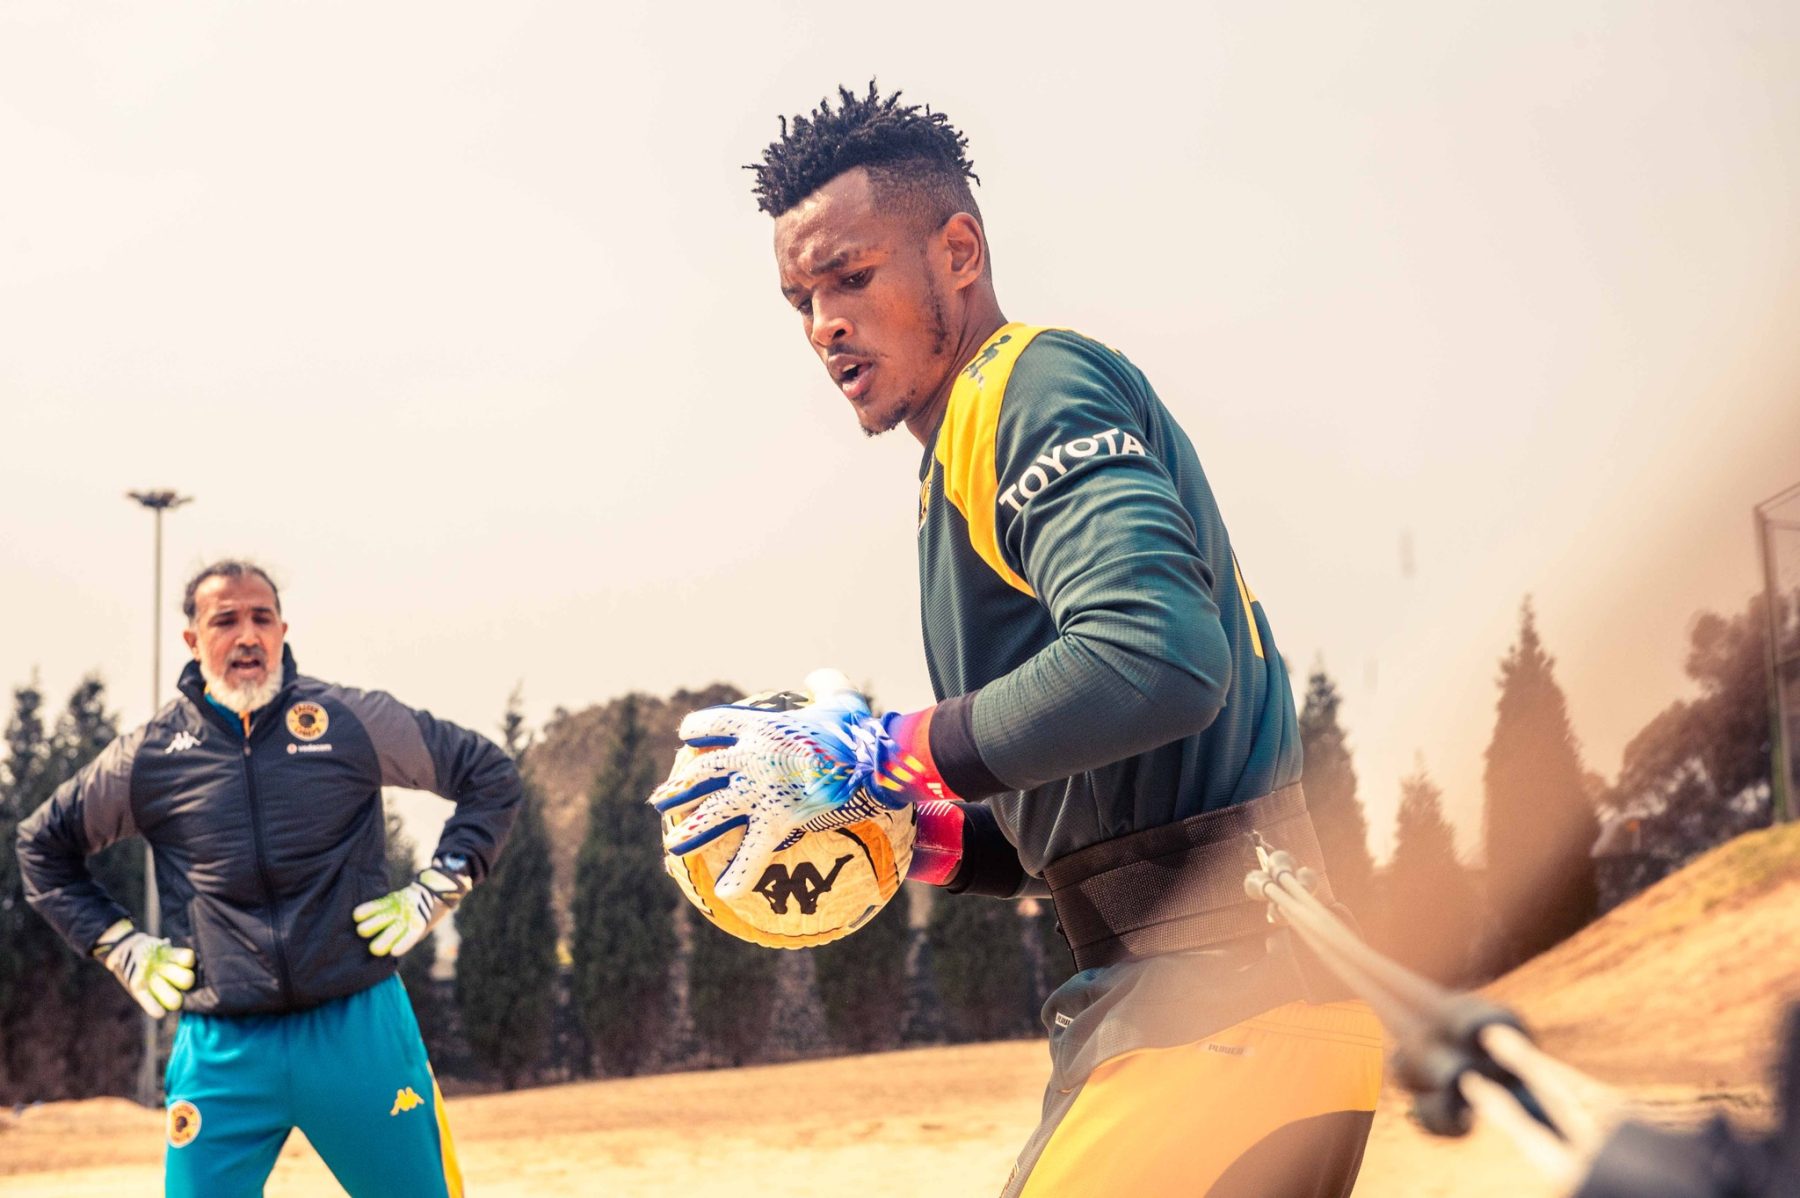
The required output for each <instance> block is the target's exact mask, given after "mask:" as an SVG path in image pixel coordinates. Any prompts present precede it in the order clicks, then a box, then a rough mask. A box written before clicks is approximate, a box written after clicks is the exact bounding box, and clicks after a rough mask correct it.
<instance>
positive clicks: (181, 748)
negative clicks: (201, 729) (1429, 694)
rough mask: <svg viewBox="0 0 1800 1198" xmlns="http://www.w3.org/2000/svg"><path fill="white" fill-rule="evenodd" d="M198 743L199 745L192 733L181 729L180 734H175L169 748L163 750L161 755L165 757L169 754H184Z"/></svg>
mask: <svg viewBox="0 0 1800 1198" xmlns="http://www.w3.org/2000/svg"><path fill="white" fill-rule="evenodd" d="M199 743H200V738H199V737H197V736H195V735H194V734H193V733H192V732H189V731H188V730H187V729H185V728H183V729H182V730H181V731H180V732H177V733H176V734H175V737H174V739H173V740H171V741H169V747H168V748H166V749H164V750H163V753H164V755H167V754H169V753H182V752H186V751H187V750H188V749H191V748H193V747H194V746H195V745H198V744H199Z"/></svg>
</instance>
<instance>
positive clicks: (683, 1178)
mask: <svg viewBox="0 0 1800 1198" xmlns="http://www.w3.org/2000/svg"><path fill="white" fill-rule="evenodd" d="M1044 1064H1045V1056H1044V1050H1043V1048H1042V1046H1040V1045H1038V1044H1035V1043H1006V1044H982V1045H971V1046H966V1047H957V1048H929V1049H918V1050H914V1051H910V1052H901V1053H890V1054H884V1055H880V1056H867V1057H848V1058H842V1059H839V1060H834V1061H811V1062H804V1063H800V1064H793V1065H775V1066H766V1067H762V1068H755V1069H739V1070H731V1071H725V1072H718V1073H688V1074H677V1075H672V1076H666V1077H650V1078H633V1079H628V1080H621V1081H609V1082H592V1083H585V1084H577V1085H567V1086H553V1087H547V1088H544V1089H538V1090H528V1091H520V1092H518V1093H514V1094H491V1095H481V1096H475V1097H466V1098H453V1099H451V1100H449V1109H450V1119H451V1126H452V1129H453V1131H454V1134H455V1137H456V1144H457V1150H458V1155H459V1156H460V1158H461V1161H462V1166H463V1172H464V1177H465V1181H466V1183H467V1187H468V1192H469V1194H470V1195H473V1196H481V1198H527V1196H530V1198H547V1196H552V1195H558V1196H560V1195H578V1194H579V1195H591V1194H603V1195H607V1196H608V1198H661V1196H663V1195H667V1194H671V1193H695V1192H698V1193H702V1194H707V1193H715V1192H724V1191H726V1190H727V1189H729V1190H731V1191H732V1192H736V1193H758V1192H766V1193H779V1194H781V1195H783V1198H844V1196H845V1195H855V1196H856V1198H915V1196H917V1195H927V1194H929V1195H943V1196H945V1198H957V1196H962V1195H967V1196H970V1198H975V1196H978V1195H979V1196H986V1195H992V1194H994V1193H996V1192H998V1190H999V1188H1000V1185H1001V1183H1002V1182H1003V1181H1004V1180H1005V1177H1006V1173H1007V1170H1008V1169H1009V1168H1010V1167H1011V1161H1012V1157H1013V1155H1014V1153H1016V1152H1017V1151H1018V1148H1019V1146H1020V1144H1021V1143H1022V1142H1023V1140H1024V1138H1025V1136H1026V1135H1027V1134H1028V1133H1029V1132H1030V1130H1031V1128H1032V1127H1033V1126H1034V1124H1035V1123H1036V1116H1037V1106H1038V1100H1039V1093H1040V1087H1041V1085H1042V1083H1043V1076H1044ZM1637 1094H1638V1096H1639V1097H1641V1098H1643V1099H1645V1100H1647V1101H1648V1102H1649V1103H1650V1104H1652V1105H1653V1106H1654V1107H1655V1108H1656V1109H1657V1111H1658V1113H1659V1114H1661V1115H1664V1116H1672V1117H1677V1118H1680V1117H1685V1116H1688V1115H1691V1114H1693V1113H1694V1112H1695V1111H1696V1110H1697V1109H1698V1104H1699V1103H1700V1102H1701V1099H1702V1098H1703V1097H1705V1098H1706V1099H1707V1100H1708V1101H1710V1102H1713V1103H1717V1102H1719V1101H1725V1102H1727V1103H1729V1104H1731V1105H1734V1106H1736V1107H1738V1108H1740V1110H1741V1111H1748V1112H1749V1113H1750V1114H1752V1115H1753V1116H1754V1114H1755V1112H1756V1108H1757V1106H1758V1105H1759V1104H1760V1103H1761V1102H1762V1099H1761V1097H1760V1095H1759V1094H1758V1093H1757V1092H1755V1091H1749V1090H1746V1091H1742V1092H1737V1091H1734V1092H1726V1093H1722V1092H1719V1091H1716V1090H1715V1091H1702V1090H1700V1089H1698V1088H1695V1087H1664V1088H1661V1089H1639V1090H1638V1091H1637ZM160 1133H161V1119H160V1117H159V1116H158V1115H157V1114H155V1113H150V1112H145V1111H142V1110H139V1109H138V1108H136V1107H134V1106H132V1105H131V1104H130V1103H127V1102H124V1101H123V1100H120V1099H97V1100H94V1101H90V1102H79V1103H59V1104H55V1105H52V1106H45V1107H39V1108H35V1109H32V1110H28V1111H26V1112H25V1113H24V1114H23V1115H22V1116H19V1117H13V1116H10V1115H8V1116H0V1192H4V1193H5V1194H6V1195H8V1198H101V1196H107V1198H111V1196H113V1195H122V1194H154V1193H158V1192H160V1188H161V1168H160V1161H161V1152H162V1146H161V1139H162V1137H161V1134H160ZM340 1192H341V1191H340V1190H338V1189H337V1187H336V1186H335V1184H334V1183H333V1181H332V1180H331V1177H330V1174H329V1173H328V1172H327V1170H326V1169H325V1166H324V1165H323V1164H322V1163H321V1162H320V1161H319V1158H318V1157H317V1156H315V1155H314V1154H313V1152H312V1150H311V1149H310V1148H309V1147H308V1146H307V1145H306V1143H305V1141H304V1140H303V1139H302V1138H301V1137H299V1136H295V1137H294V1139H293V1140H292V1141H290V1142H289V1144H288V1147H287V1150H286V1151H285V1152H284V1153H283V1154H282V1159H281V1163H280V1164H279V1165H278V1166H277V1168H276V1171H275V1175H274V1177H273V1178H272V1179H271V1181H270V1184H269V1188H268V1194H269V1195H270V1196H271V1198H302V1196H309V1198H310V1196H311V1195H330V1194H337V1193H340ZM1356 1192H1357V1194H1358V1195H1359V1196H1362V1195H1367V1196H1371V1198H1379V1196H1382V1195H1392V1196H1395V1198H1435V1196H1439V1195H1441V1196H1444V1198H1450V1196H1452V1195H1455V1196H1457V1198H1539V1196H1540V1195H1542V1196H1545V1198H1547V1196H1548V1195H1550V1194H1551V1193H1553V1192H1554V1191H1552V1190H1550V1189H1549V1188H1547V1187H1546V1186H1545V1185H1544V1184H1543V1183H1542V1182H1541V1181H1540V1180H1539V1179H1538V1178H1537V1177H1536V1176H1535V1175H1534V1173H1533V1172H1532V1169H1531V1167H1530V1166H1529V1165H1528V1164H1527V1163H1526V1162H1525V1161H1524V1159H1523V1158H1522V1157H1520V1156H1519V1155H1518V1153H1517V1152H1515V1151H1514V1150H1513V1148H1512V1145H1511V1143H1510V1142H1509V1141H1507V1140H1506V1139H1505V1137H1504V1136H1502V1135H1500V1134H1498V1133H1489V1132H1480V1131H1478V1132H1477V1133H1476V1134H1474V1135H1472V1136H1470V1137H1469V1138H1467V1139H1465V1140H1459V1141H1440V1140H1433V1139H1431V1138H1429V1137H1427V1136H1424V1135H1422V1134H1421V1133H1419V1132H1418V1131H1417V1130H1415V1129H1414V1128H1413V1127H1412V1125H1411V1124H1410V1123H1409V1122H1408V1121H1407V1119H1406V1117H1405V1099H1404V1096H1403V1095H1399V1094H1392V1093H1390V1094H1389V1095H1388V1096H1387V1098H1386V1100H1385V1101H1384V1104H1383V1107H1382V1109H1381V1111H1380V1112H1379V1113H1378V1115H1377V1116H1376V1121H1375V1130H1374V1133H1373V1135H1372V1137H1371V1139H1370V1143H1369V1149H1368V1155H1367V1157H1366V1159H1365V1162H1364V1166H1363V1173H1362V1179H1361V1181H1360V1183H1359V1184H1358V1186H1357V1189H1356Z"/></svg>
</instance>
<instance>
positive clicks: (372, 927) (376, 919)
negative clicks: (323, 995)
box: [350, 857, 475, 957]
mask: <svg viewBox="0 0 1800 1198" xmlns="http://www.w3.org/2000/svg"><path fill="white" fill-rule="evenodd" d="M468 866H469V863H468V862H467V861H466V860H465V859H463V858H461V857H437V858H434V859H433V860H432V862H431V864H430V865H429V866H428V867H426V868H425V869H423V870H420V871H419V876H418V877H416V878H414V879H413V880H412V882H411V883H410V884H409V885H407V886H404V887H402V888H401V889H399V890H396V891H394V892H393V893H392V894H384V895H382V896H381V897H380V898H378V899H370V900H369V901H368V902H366V903H363V904H361V905H359V906H358V907H357V908H356V910H354V911H352V912H350V917H351V918H352V919H354V920H356V934H357V935H358V936H361V937H362V938H363V939H364V940H367V941H368V942H369V951H370V952H371V953H374V954H375V955H376V956H377V957H387V956H394V957H398V956H400V955H401V954H402V953H404V952H406V950H407V949H409V948H411V947H412V946H413V945H415V944H417V943H418V942H419V941H421V940H423V939H425V937H426V936H428V935H430V934H431V929H433V928H435V927H437V925H438V924H439V922H440V921H442V920H443V918H444V916H446V915H448V914H450V912H451V911H453V910H455V909H456V904H458V903H460V902H462V897H463V895H465V894H467V893H469V891H470V890H473V889H474V887H475V883H474V882H473V881H471V880H470V878H469V875H468V872H467V871H468Z"/></svg>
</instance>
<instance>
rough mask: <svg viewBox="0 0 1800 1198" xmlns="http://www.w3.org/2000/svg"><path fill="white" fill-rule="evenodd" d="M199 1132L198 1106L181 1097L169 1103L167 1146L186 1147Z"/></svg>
mask: <svg viewBox="0 0 1800 1198" xmlns="http://www.w3.org/2000/svg"><path fill="white" fill-rule="evenodd" d="M199 1134H200V1108H199V1107H197V1106H195V1105H194V1104H193V1103H191V1102H189V1101H188V1100H187V1099H185V1098H184V1099H182V1100H180V1101H179V1102H171V1103H170V1104H169V1147H171V1148H186V1147H187V1146H188V1145H189V1144H192V1143H193V1142H194V1137H195V1136H197V1135H199Z"/></svg>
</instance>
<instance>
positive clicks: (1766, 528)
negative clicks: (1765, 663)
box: [1756, 484, 1800, 824]
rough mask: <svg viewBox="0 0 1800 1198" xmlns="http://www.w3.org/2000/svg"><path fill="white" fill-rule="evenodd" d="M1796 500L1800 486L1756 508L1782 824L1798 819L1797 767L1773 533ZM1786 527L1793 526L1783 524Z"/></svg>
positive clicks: (1772, 788)
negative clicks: (1778, 515) (1791, 750)
mask: <svg viewBox="0 0 1800 1198" xmlns="http://www.w3.org/2000/svg"><path fill="white" fill-rule="evenodd" d="M1793 499H1800V484H1796V485H1794V486H1791V487H1789V488H1788V489H1787V490H1785V491H1783V492H1781V493H1780V494H1779V495H1771V496H1770V497H1769V498H1767V499H1765V500H1763V501H1762V502H1761V503H1759V504H1757V505H1756V544H1757V548H1758V549H1759V550H1760V551H1761V553H1762V568H1763V615H1764V616H1765V617H1766V619H1767V621H1768V626H1769V654H1768V659H1769V695H1770V698H1771V700H1772V702H1771V704H1770V707H1771V718H1772V722H1773V723H1774V728H1773V729H1772V730H1771V735H1770V738H1769V741H1770V743H1769V752H1770V754H1771V757H1772V761H1771V763H1770V766H1771V768H1770V770H1769V808H1770V815H1771V818H1772V820H1773V822H1775V823H1778V824H1784V823H1787V822H1788V821H1789V820H1791V819H1793V818H1794V802H1793V794H1792V792H1791V783H1792V771H1793V765H1792V761H1791V759H1790V758H1789V756H1788V742H1787V733H1788V710H1787V692H1786V688H1785V687H1784V686H1783V685H1782V681H1783V680H1782V665H1783V662H1782V653H1781V631H1782V621H1781V618H1780V617H1779V615H1778V614H1777V610H1778V605H1779V604H1780V602H1781V596H1780V594H1779V593H1778V591H1777V589H1776V583H1775V543H1774V535H1773V530H1774V528H1775V526H1776V523H1777V521H1776V520H1775V519H1774V517H1773V515H1772V513H1773V512H1774V510H1775V509H1776V508H1778V507H1780V506H1781V505H1783V504H1784V503H1787V502H1788V501H1790V500H1793ZM1783 527H1792V526H1790V525H1783Z"/></svg>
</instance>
